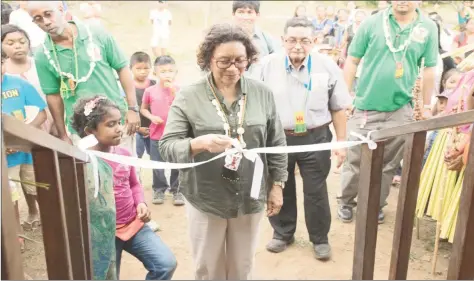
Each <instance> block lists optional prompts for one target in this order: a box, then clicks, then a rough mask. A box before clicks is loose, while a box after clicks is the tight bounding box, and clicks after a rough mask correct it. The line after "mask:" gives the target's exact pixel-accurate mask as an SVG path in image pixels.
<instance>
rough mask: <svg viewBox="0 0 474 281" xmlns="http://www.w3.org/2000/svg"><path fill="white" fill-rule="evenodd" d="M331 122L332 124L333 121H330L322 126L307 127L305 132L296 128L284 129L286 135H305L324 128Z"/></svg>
mask: <svg viewBox="0 0 474 281" xmlns="http://www.w3.org/2000/svg"><path fill="white" fill-rule="evenodd" d="M329 124H331V122H329V123H327V124H324V125H322V126H319V127H316V128H311V129H307V130H306V132H304V133H296V132H295V130H284V131H285V135H287V136H291V137H304V136H307V135H309V134H310V133H313V132H314V131H317V130H319V129H322V128H325V127H327V126H329Z"/></svg>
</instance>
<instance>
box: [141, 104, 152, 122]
mask: <svg viewBox="0 0 474 281" xmlns="http://www.w3.org/2000/svg"><path fill="white" fill-rule="evenodd" d="M140 113H141V114H142V115H143V116H145V117H146V118H148V119H150V121H151V119H152V118H153V114H151V112H150V105H149V104H148V103H145V102H142V105H141V107H140Z"/></svg>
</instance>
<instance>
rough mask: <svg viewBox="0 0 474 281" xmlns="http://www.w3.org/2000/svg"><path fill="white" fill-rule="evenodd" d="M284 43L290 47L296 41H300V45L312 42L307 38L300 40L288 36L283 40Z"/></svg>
mask: <svg viewBox="0 0 474 281" xmlns="http://www.w3.org/2000/svg"><path fill="white" fill-rule="evenodd" d="M285 43H286V44H287V45H288V46H290V47H293V46H296V43H300V45H301V46H305V47H308V46H310V45H311V43H312V42H311V40H309V39H308V38H305V39H300V40H297V39H295V38H289V39H286V40H285Z"/></svg>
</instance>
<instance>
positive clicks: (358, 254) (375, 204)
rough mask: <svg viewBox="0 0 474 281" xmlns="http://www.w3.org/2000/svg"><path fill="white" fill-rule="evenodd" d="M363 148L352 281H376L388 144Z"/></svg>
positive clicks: (380, 143)
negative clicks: (376, 250)
mask: <svg viewBox="0 0 474 281" xmlns="http://www.w3.org/2000/svg"><path fill="white" fill-rule="evenodd" d="M361 149H362V154H361V162H360V181H359V192H358V197H357V220H356V228H355V241H354V261H353V265H352V279H353V280H372V279H373V278H374V264H375V248H376V244H377V229H378V214H379V210H380V192H381V190H380V187H381V183H382V167H383V151H384V143H383V142H379V143H377V149H375V150H370V149H369V147H368V145H367V144H363V145H362V148H361Z"/></svg>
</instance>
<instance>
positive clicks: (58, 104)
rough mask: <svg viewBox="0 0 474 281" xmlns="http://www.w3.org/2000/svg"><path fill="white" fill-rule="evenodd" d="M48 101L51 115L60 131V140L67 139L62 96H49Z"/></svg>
mask: <svg viewBox="0 0 474 281" xmlns="http://www.w3.org/2000/svg"><path fill="white" fill-rule="evenodd" d="M46 101H47V102H48V108H49V110H50V111H51V115H52V116H53V119H54V124H55V125H56V129H57V130H58V136H59V138H61V139H62V138H64V137H67V131H66V124H65V123H64V103H63V98H62V97H61V95H60V94H55V95H47V96H46Z"/></svg>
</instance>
